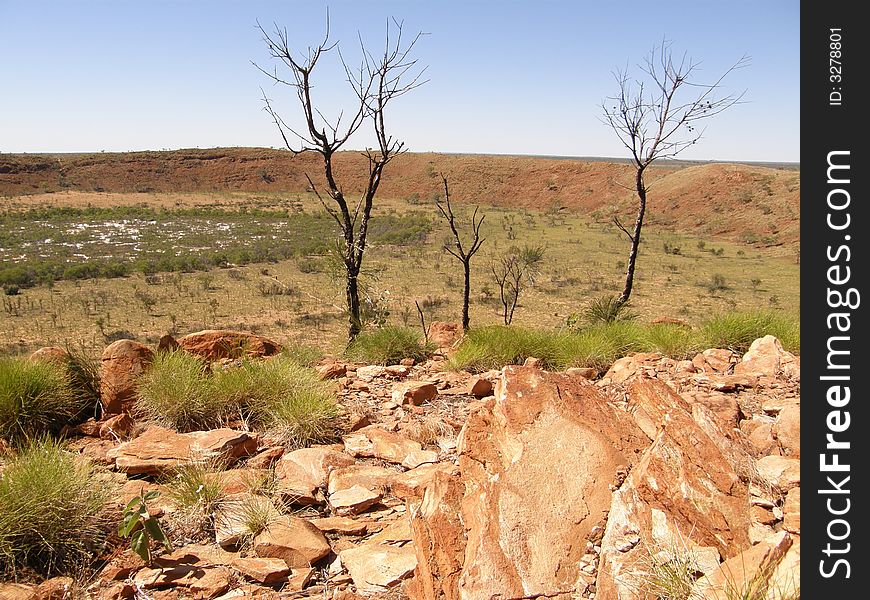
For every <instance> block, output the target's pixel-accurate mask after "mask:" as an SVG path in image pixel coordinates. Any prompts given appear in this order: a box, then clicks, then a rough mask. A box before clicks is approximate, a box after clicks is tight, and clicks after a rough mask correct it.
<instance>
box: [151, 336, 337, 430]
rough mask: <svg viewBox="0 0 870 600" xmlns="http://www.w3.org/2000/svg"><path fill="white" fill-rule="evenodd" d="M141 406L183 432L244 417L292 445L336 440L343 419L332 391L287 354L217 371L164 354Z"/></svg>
mask: <svg viewBox="0 0 870 600" xmlns="http://www.w3.org/2000/svg"><path fill="white" fill-rule="evenodd" d="M137 406H138V407H139V409H140V410H141V411H142V412H143V414H144V415H146V416H148V417H149V418H151V419H154V420H156V421H158V422H162V423H164V424H165V425H168V426H170V427H175V428H177V429H193V428H200V427H208V426H215V425H219V424H221V423H223V422H225V421H227V420H229V419H234V418H237V417H242V418H244V419H245V420H246V421H247V422H248V423H249V424H250V425H251V426H253V427H258V428H264V427H266V428H271V429H275V430H277V432H278V433H279V434H280V435H281V436H282V437H284V438H285V439H286V441H287V442H288V443H291V444H292V445H306V444H309V443H313V442H317V441H327V440H331V439H334V437H335V435H336V433H335V428H336V426H337V418H338V417H339V415H340V410H339V407H338V404H337V403H336V400H335V392H334V390H333V389H332V387H331V386H330V385H329V384H328V383H325V382H323V381H320V379H319V378H318V377H317V374H316V372H315V371H314V370H313V369H310V368H308V367H303V366H301V365H299V364H297V363H296V362H295V361H294V360H293V359H292V358H290V357H289V356H286V355H279V356H276V357H273V358H270V359H266V360H250V361H245V362H243V363H242V364H240V365H233V366H227V367H217V366H214V367H213V369H212V370H211V372H209V371H208V370H206V368H205V364H204V363H203V362H202V361H200V360H199V359H197V358H196V357H193V356H191V355H189V354H187V353H185V352H181V351H179V352H173V353H167V354H161V355H158V356H157V358H156V359H155V361H154V363H153V364H152V365H151V367H150V368H149V370H148V371H147V372H146V373H145V375H144V376H143V378H142V380H141V384H140V388H139V402H138V404H137Z"/></svg>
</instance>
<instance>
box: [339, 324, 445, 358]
mask: <svg viewBox="0 0 870 600" xmlns="http://www.w3.org/2000/svg"><path fill="white" fill-rule="evenodd" d="M432 350H434V347H433V346H432V345H431V344H425V343H423V340H422V339H421V338H420V335H419V334H418V333H417V331H416V330H414V329H411V328H410V327H399V326H396V325H387V326H384V327H378V328H376V329H369V330H366V331H363V332H362V333H360V334H359V335H358V336H356V338H355V339H354V340H353V342H351V343H350V345H349V346H348V347H347V350H345V356H346V357H347V358H348V359H349V360H353V361H357V362H364V363H367V364H370V365H389V364H395V363H397V362H399V361H400V360H402V359H403V358H413V359H414V360H423V359H425V358H427V357H428V356H429V355H430V354H431V353H432Z"/></svg>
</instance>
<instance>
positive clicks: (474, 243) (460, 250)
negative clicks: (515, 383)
mask: <svg viewBox="0 0 870 600" xmlns="http://www.w3.org/2000/svg"><path fill="white" fill-rule="evenodd" d="M441 181H442V183H443V184H444V203H443V204H442V203H441V201H440V200H436V201H435V206H437V207H438V210H440V211H441V214H442V215H443V216H444V218H445V219H446V220H447V224H448V225H450V231H451V232H452V233H453V247H452V248H451V247H450V245H449V244H444V249H445V250H447V252H449V253H450V254H451V255H453V256H454V257H455V258H456V260H458V261H459V262H461V263H462V272H463V274H464V275H465V287H464V288H463V289H462V330H463V331H465V332H466V333H467V332H468V324H469V322H470V319H469V317H468V304H469V300H470V296H471V258H472V257H473V256H474V255H475V254H476V253H477V251H478V250H480V246H481V244H483V242H484V241H485V238H482V237H480V226H481V225H483V220H484V219H485V218H486V215H481V216H480V219H478V218H477V211H478V209H479V208H480V207H479V206H475V207H474V213H473V214H472V215H471V240H470V241H469V242H468V243H467V244H466V245H463V244H462V238H461V237H460V235H459V229H458V227H457V225H456V217H455V216H454V214H453V208H452V207H451V206H450V188H449V187H448V185H447V177H445V176H444V175H441Z"/></svg>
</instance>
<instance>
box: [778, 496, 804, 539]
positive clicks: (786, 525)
mask: <svg viewBox="0 0 870 600" xmlns="http://www.w3.org/2000/svg"><path fill="white" fill-rule="evenodd" d="M782 514H783V517H782V527H783V529H785V530H786V531H788V532H789V533H794V534H797V535H800V532H801V489H800V488H799V487H794V488H792V489H790V490H789V491H788V494H786V496H785V502H783V505H782Z"/></svg>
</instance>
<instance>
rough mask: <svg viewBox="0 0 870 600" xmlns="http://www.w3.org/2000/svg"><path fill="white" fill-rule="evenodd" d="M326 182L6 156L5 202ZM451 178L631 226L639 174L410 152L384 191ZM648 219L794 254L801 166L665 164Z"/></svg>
mask: <svg viewBox="0 0 870 600" xmlns="http://www.w3.org/2000/svg"><path fill="white" fill-rule="evenodd" d="M305 173H308V174H309V175H311V177H312V179H313V180H314V181H315V182H316V183H319V182H320V181H321V179H322V176H321V169H320V163H319V156H317V155H313V154H307V155H298V156H296V157H293V156H291V154H290V153H288V152H285V151H279V150H271V149H263V148H214V149H204V150H199V149H196V150H173V151H162V152H156V151H155V152H129V153H97V154H43V155H40V154H0V195H4V196H21V195H28V194H37V193H45V192H58V191H63V190H82V191H106V192H209V191H251V192H254V191H258V192H267V191H268V192H291V193H292V192H302V191H304V190H305V189H306V188H307V187H308V181H307V180H306V177H305ZM336 173H337V176H338V178H339V181H341V182H342V185H344V186H345V189H344V191H345V193H346V194H353V193H356V192H359V191H360V190H361V189H362V187H363V185H364V182H365V178H366V176H367V175H368V171H367V168H366V161H365V158H364V157H362V156H361V155H360V154H359V153H357V152H344V153H341V154H340V155H338V156H337V158H336ZM441 173H444V174H445V175H446V176H447V177H448V178H449V180H450V193H451V200H454V201H455V202H457V203H474V204H485V205H492V206H501V207H514V208H529V209H537V210H544V211H546V210H553V211H557V210H562V211H571V212H575V211H576V212H581V213H584V214H588V215H591V216H593V217H595V218H597V219H600V220H610V219H611V218H612V215H613V214H620V215H623V217H624V218H629V219H630V218H631V217H630V215H631V214H632V212H633V203H634V198H633V191H632V186H633V169H632V167H631V165H630V164H627V163H626V161H623V160H618V159H603V158H602V159H594V158H556V157H531V156H505V155H474V154H434V153H408V154H404V155H402V156H400V157H398V158H396V159H395V161H394V162H392V163H390V164H389V165H388V167H387V169H386V171H385V178H384V181H383V183H382V186H381V190H380V194H382V195H383V196H386V197H393V198H406V199H408V200H409V201H411V202H419V203H426V202H431V200H432V198H433V197H434V195H435V194H440V193H441V192H442V183H441V178H440V174H441ZM648 182H651V183H652V188H651V191H650V203H649V204H650V206H649V208H650V210H649V213H648V215H649V223H650V224H652V225H654V226H661V227H665V228H673V229H676V230H681V231H686V232H692V233H694V234H697V235H710V236H717V237H726V238H729V239H734V240H740V241H743V242H746V243H751V244H754V245H759V246H768V247H783V248H784V249H785V250H788V251H789V252H791V251H793V250H794V249H795V248H796V247H797V244H798V242H799V240H800V231H799V229H800V228H799V225H800V216H799V215H800V168H799V165H788V164H783V165H763V164H738V163H698V162H691V161H686V162H683V161H675V162H673V163H661V165H660V166H656V167H654V168H653V169H651V170H650V171H649V177H648Z"/></svg>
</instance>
